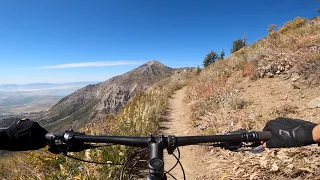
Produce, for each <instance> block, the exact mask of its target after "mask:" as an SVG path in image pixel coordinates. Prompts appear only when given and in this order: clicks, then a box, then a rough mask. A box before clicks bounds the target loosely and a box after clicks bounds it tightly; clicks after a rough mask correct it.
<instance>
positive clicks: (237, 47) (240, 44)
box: [230, 36, 247, 53]
mask: <svg viewBox="0 0 320 180" xmlns="http://www.w3.org/2000/svg"><path fill="white" fill-rule="evenodd" d="M246 45H247V40H246V39H245V36H244V38H243V39H238V40H235V41H233V43H232V49H231V50H230V52H231V53H234V52H236V51H238V50H240V49H241V48H243V47H245V46H246Z"/></svg>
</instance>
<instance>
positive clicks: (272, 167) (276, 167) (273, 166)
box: [270, 162, 279, 172]
mask: <svg viewBox="0 0 320 180" xmlns="http://www.w3.org/2000/svg"><path fill="white" fill-rule="evenodd" d="M278 170H279V166H278V165H277V164H276V162H274V163H273V164H272V166H271V169H270V171H273V172H276V171H278Z"/></svg>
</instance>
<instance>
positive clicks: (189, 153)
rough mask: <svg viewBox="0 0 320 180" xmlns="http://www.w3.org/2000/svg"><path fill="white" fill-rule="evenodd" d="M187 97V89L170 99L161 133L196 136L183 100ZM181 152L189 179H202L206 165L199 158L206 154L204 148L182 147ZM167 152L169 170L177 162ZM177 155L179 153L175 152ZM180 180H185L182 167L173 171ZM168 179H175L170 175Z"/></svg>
mask: <svg viewBox="0 0 320 180" xmlns="http://www.w3.org/2000/svg"><path fill="white" fill-rule="evenodd" d="M185 95H186V87H184V88H182V89H180V90H178V91H176V92H175V94H174V95H173V97H172V98H171V99H170V104H169V109H168V114H167V115H166V116H165V117H164V119H163V121H162V122H161V126H160V129H161V132H162V133H163V134H167V135H177V136H184V135H195V134H194V133H193V132H192V129H193V128H192V127H191V123H190V119H189V113H188V111H187V108H186V104H185V103H184V102H183V99H184V97H185ZM179 149H180V152H181V159H180V160H181V163H182V165H183V168H184V171H185V173H186V178H187V179H193V180H195V179H202V178H201V175H202V174H203V173H204V172H205V170H206V169H205V168H204V167H205V164H203V163H204V162H203V161H201V159H202V158H199V154H203V153H205V151H204V149H203V148H198V147H195V146H187V147H180V148H179ZM166 153H167V152H166V151H165V157H164V162H165V170H169V169H170V168H171V167H172V166H173V165H174V164H175V163H176V160H175V158H174V157H173V156H172V155H168V154H166ZM175 154H177V151H176V152H175ZM171 174H172V175H174V176H175V177H176V178H177V179H178V180H179V179H183V175H182V171H181V167H180V166H179V165H178V166H177V167H176V168H175V169H174V170H172V171H171ZM168 179H173V178H172V177H170V176H169V175H168Z"/></svg>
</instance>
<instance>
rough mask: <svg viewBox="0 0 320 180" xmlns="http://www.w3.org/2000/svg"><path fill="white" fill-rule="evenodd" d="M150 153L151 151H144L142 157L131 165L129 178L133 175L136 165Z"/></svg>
mask: <svg viewBox="0 0 320 180" xmlns="http://www.w3.org/2000/svg"><path fill="white" fill-rule="evenodd" d="M148 154H149V151H148V152H146V153H144V154H143V155H142V156H140V157H139V158H138V159H137V160H136V161H135V163H134V164H133V165H132V167H131V168H130V170H129V177H128V180H130V179H131V175H132V172H133V169H134V168H135V166H136V165H137V164H138V163H139V162H140V160H141V159H143V158H145V157H146V155H148Z"/></svg>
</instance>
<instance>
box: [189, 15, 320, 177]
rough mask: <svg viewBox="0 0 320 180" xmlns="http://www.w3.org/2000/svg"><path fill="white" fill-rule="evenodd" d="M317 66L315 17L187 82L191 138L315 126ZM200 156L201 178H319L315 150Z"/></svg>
mask: <svg viewBox="0 0 320 180" xmlns="http://www.w3.org/2000/svg"><path fill="white" fill-rule="evenodd" d="M319 64H320V18H316V19H313V20H307V19H303V18H299V17H298V18H296V19H295V20H292V21H289V22H287V23H286V24H285V25H284V26H283V27H280V28H279V30H277V31H273V32H270V34H269V35H268V36H267V37H265V38H263V39H261V40H259V41H258V42H256V43H254V44H252V45H251V46H248V47H245V48H242V49H241V50H239V51H238V52H236V53H234V54H232V55H231V56H230V57H228V58H227V59H225V60H222V61H218V62H216V63H214V64H212V65H210V66H209V67H208V68H206V69H204V70H203V71H202V72H201V73H200V75H199V76H196V77H194V79H193V80H191V81H190V82H189V84H188V92H187V98H186V102H187V104H188V107H189V110H190V112H191V121H190V124H191V125H192V128H191V129H193V130H194V131H196V133H195V134H216V133H219V134H220V133H226V132H228V131H232V130H237V129H239V128H244V129H248V130H262V129H263V127H264V125H265V124H266V122H267V121H268V120H271V119H274V118H276V117H290V118H300V119H304V120H308V121H312V122H315V123H320V108H319V107H320V101H319V99H320V76H319V75H320V66H319ZM191 129H190V130H191ZM201 149H202V151H201ZM198 151H200V152H201V153H202V154H203V156H201V157H199V159H198V160H199V161H200V162H206V163H207V164H210V166H206V168H205V169H204V171H205V173H203V174H201V175H200V176H199V179H219V178H221V179H292V178H296V179H316V178H318V177H319V175H320V174H319V167H320V163H319V162H318V156H319V148H318V147H317V146H316V145H314V146H307V147H300V148H291V149H271V150H266V151H264V152H262V153H260V154H257V155H255V154H252V153H250V152H227V151H224V150H221V149H217V148H207V149H204V148H198ZM203 151H204V152H206V153H203ZM202 168H204V167H202ZM195 171H196V170H195ZM202 172H203V171H202Z"/></svg>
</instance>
